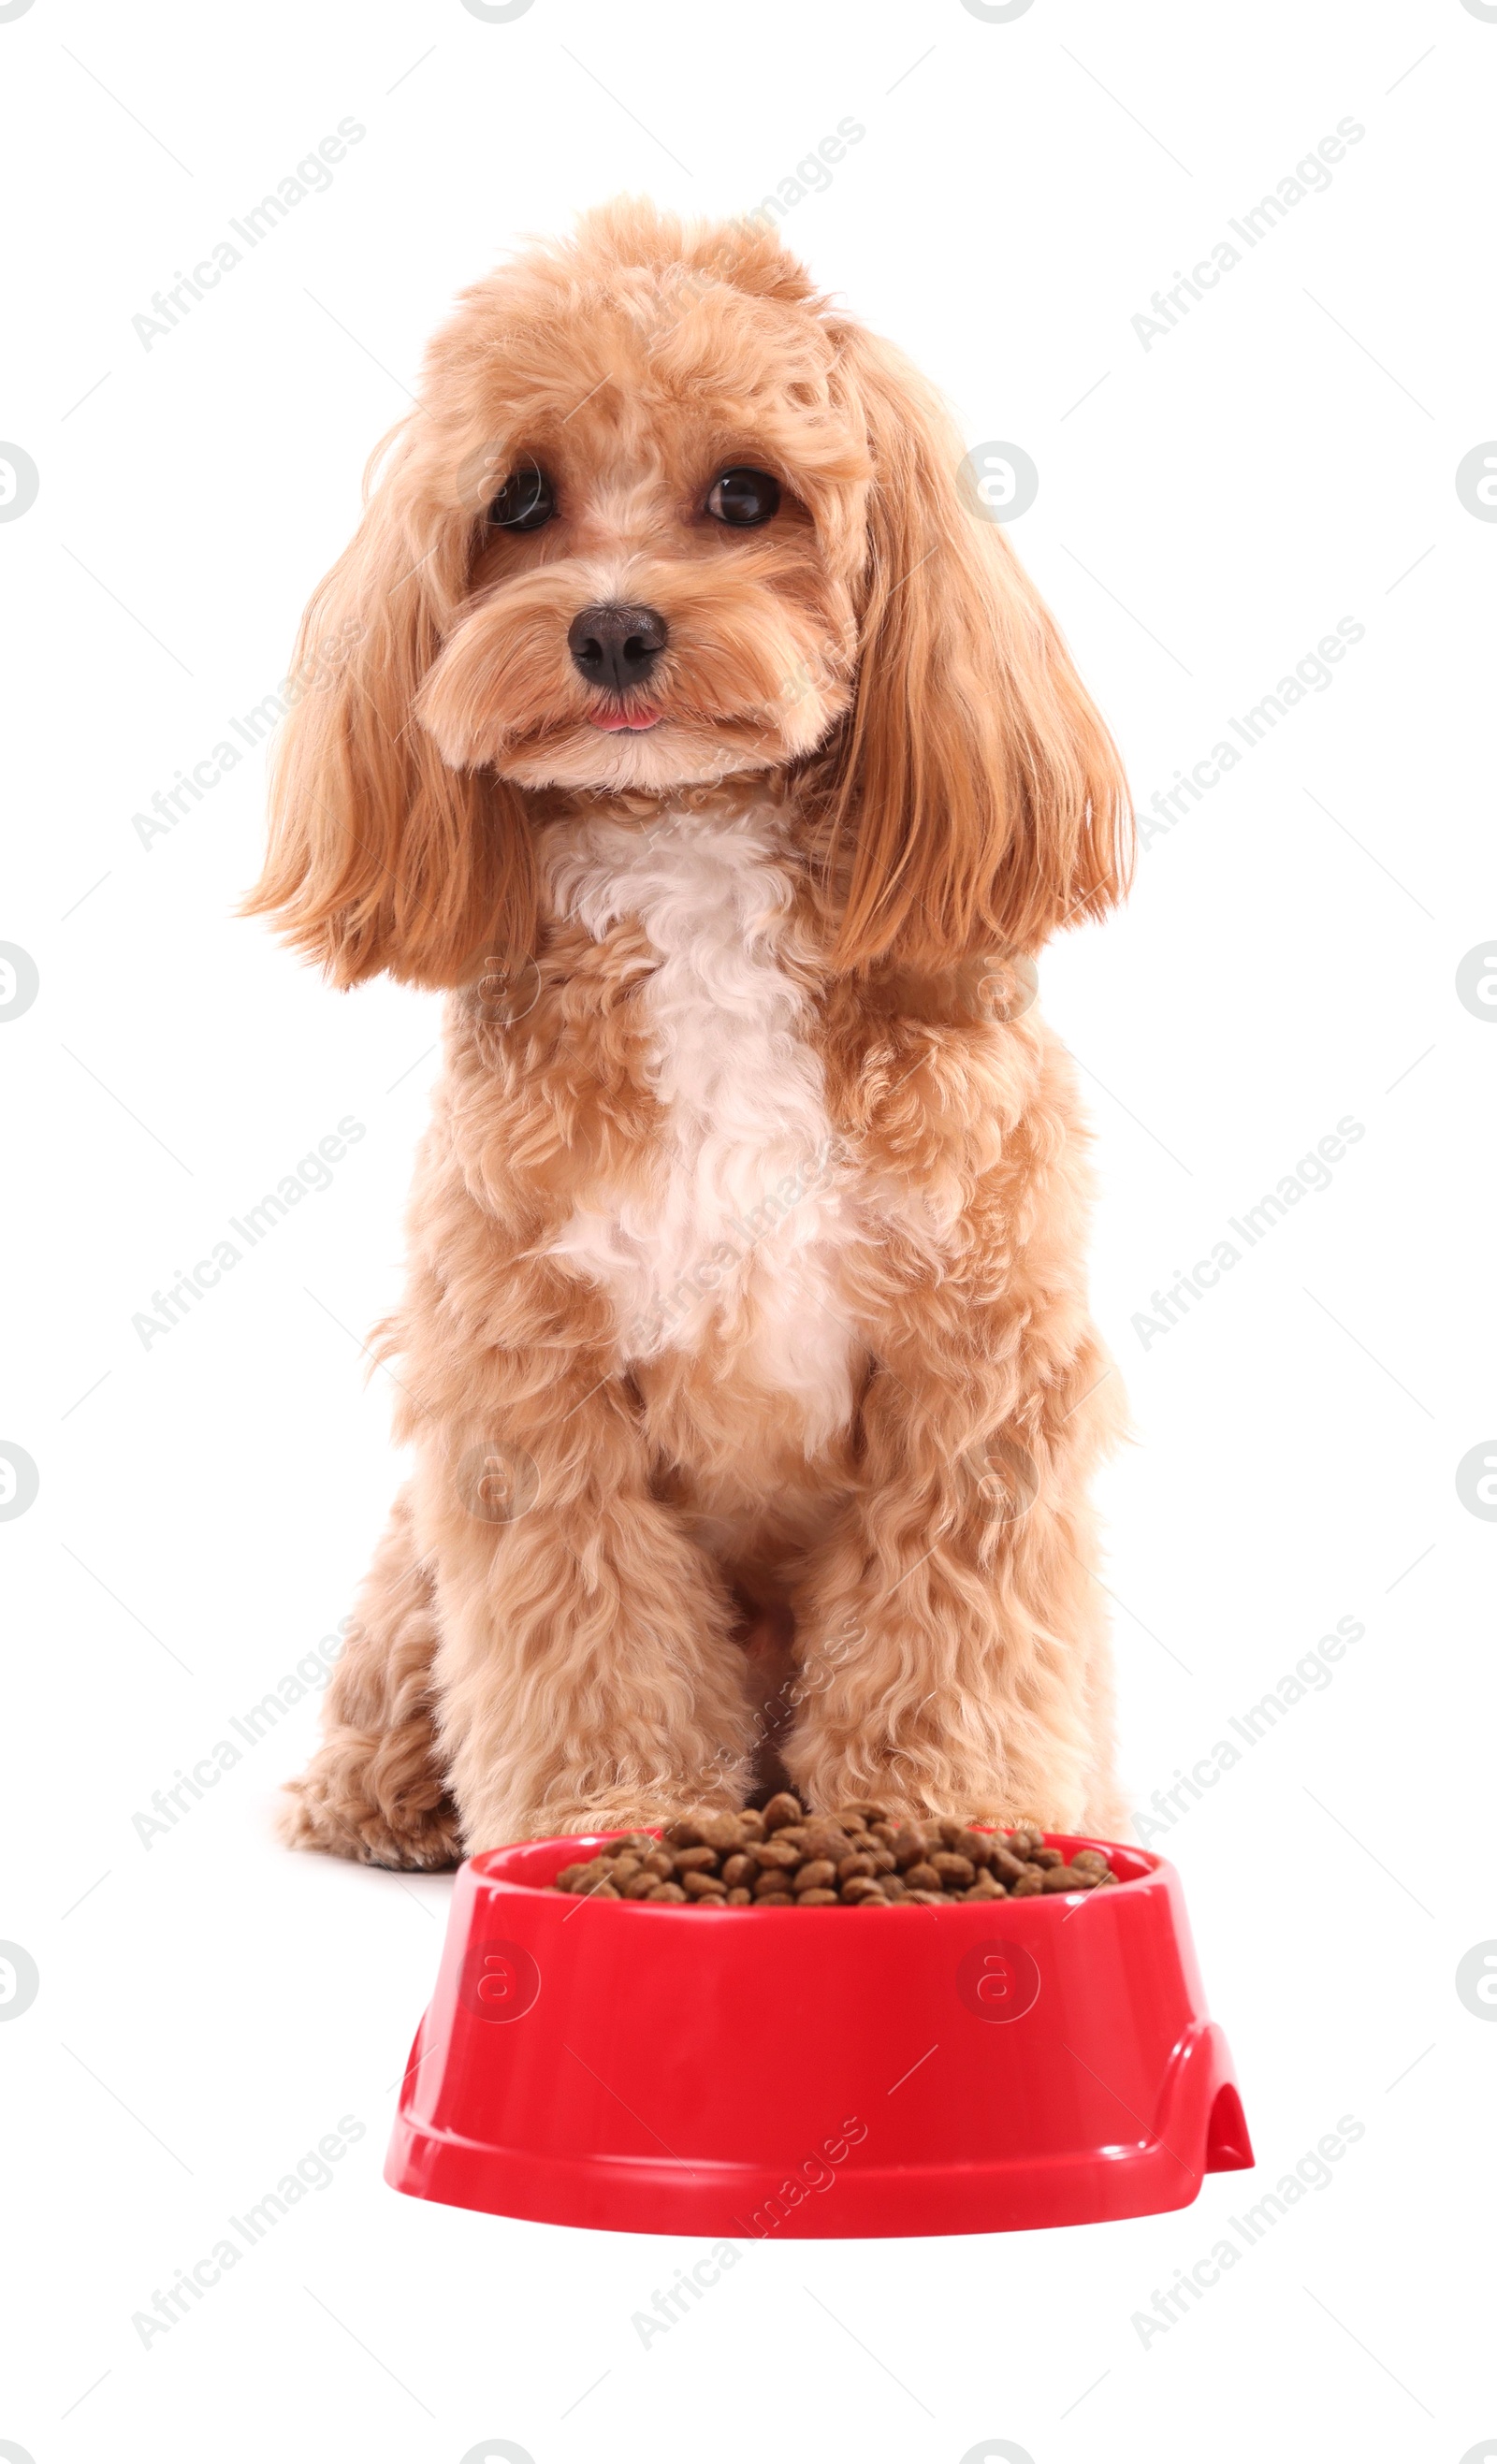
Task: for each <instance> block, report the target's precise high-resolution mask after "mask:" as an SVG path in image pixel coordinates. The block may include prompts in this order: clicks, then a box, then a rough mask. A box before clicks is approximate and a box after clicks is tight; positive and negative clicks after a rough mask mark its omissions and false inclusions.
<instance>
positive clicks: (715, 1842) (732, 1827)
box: [696, 1814, 743, 1856]
mask: <svg viewBox="0 0 1497 2464" xmlns="http://www.w3.org/2000/svg"><path fill="white" fill-rule="evenodd" d="M696 1828H697V1830H698V1831H699V1832H700V1834H701V1837H702V1838H703V1840H704V1841H705V1843H706V1845H707V1846H708V1847H709V1848H715V1849H716V1851H717V1853H718V1855H719V1856H721V1855H722V1854H723V1852H724V1851H725V1850H730V1851H731V1850H732V1849H734V1848H737V1845H738V1842H739V1840H740V1839H741V1838H742V1837H743V1825H742V1823H741V1822H740V1821H739V1819H738V1817H737V1815H736V1814H699V1815H697V1817H696Z"/></svg>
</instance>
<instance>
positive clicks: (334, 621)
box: [244, 429, 536, 986]
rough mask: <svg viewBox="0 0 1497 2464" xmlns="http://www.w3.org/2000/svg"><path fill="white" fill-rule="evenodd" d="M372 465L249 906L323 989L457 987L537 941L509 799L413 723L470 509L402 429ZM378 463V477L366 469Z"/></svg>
mask: <svg viewBox="0 0 1497 2464" xmlns="http://www.w3.org/2000/svg"><path fill="white" fill-rule="evenodd" d="M389 442H390V441H389V440H386V447H385V448H382V449H381V451H380V452H379V453H377V454H376V455H375V457H374V460H373V461H372V462H371V464H370V466H369V474H368V477H367V479H366V499H367V501H366V503H365V507H364V514H363V521H362V523H361V524H360V527H359V530H358V533H357V534H356V536H355V538H354V539H353V542H352V544H351V545H350V546H349V548H348V549H347V550H346V551H345V553H344V554H343V555H342V556H341V558H340V560H339V561H338V563H337V564H336V565H335V566H334V567H333V569H332V571H331V573H329V574H328V576H327V578H326V580H325V581H324V582H323V583H321V585H320V587H319V589H318V591H317V592H316V594H315V595H314V597H313V600H312V603H311V605H310V606H309V607H308V609H307V612H306V615H305V616H304V618H303V619H302V625H301V632H300V636H299V638H298V641H297V656H296V664H295V666H294V668H293V671H292V675H291V678H290V680H289V682H288V685H287V688H286V699H287V702H288V704H289V705H290V707H289V708H288V712H287V715H286V718H285V720H284V722H283V724H282V729H281V735H280V739H279V742H278V744H277V747H276V752H275V764H274V769H273V775H272V787H271V839H270V847H269V851H268V854H267V857H266V864H265V870H264V872H263V874H262V876H261V878H260V880H259V882H258V883H257V884H256V886H255V888H254V890H253V891H252V892H251V894H250V896H249V898H248V899H247V900H246V902H245V910H244V912H245V913H247V914H251V915H272V916H274V917H275V919H276V922H277V924H278V925H279V928H280V930H281V932H282V933H283V934H284V935H285V937H286V938H287V939H288V940H289V941H290V942H291V943H292V945H293V946H294V947H295V948H296V949H298V950H300V951H302V952H304V953H305V954H306V955H307V956H308V957H314V958H317V959H319V960H320V962H321V964H322V965H323V967H324V968H325V969H326V971H327V973H328V975H329V976H330V977H331V978H332V979H333V981H334V982H335V983H338V984H345V985H346V984H355V983H359V982H361V981H362V980H363V978H365V977H366V976H373V975H378V974H380V973H381V972H382V971H385V972H387V973H388V974H390V975H392V976H395V977H397V978H399V979H400V980H401V981H403V982H406V983H416V984H425V985H431V986H445V985H451V984H454V983H460V982H462V981H463V980H464V979H465V978H466V977H467V976H468V975H470V974H471V973H472V971H473V965H474V963H475V962H476V961H478V960H479V959H481V958H483V957H490V956H492V957H496V958H498V959H499V960H500V961H501V962H506V963H514V962H515V961H517V960H519V959H521V958H523V957H525V956H526V955H527V954H528V953H529V951H530V949H531V947H532V944H533V942H534V938H535V919H536V882H535V868H534V860H533V855H532V849H531V840H530V832H529V828H528V826H527V825H526V821H525V818H524V813H523V806H522V803H521V799H520V797H519V793H518V790H517V789H516V788H514V787H511V786H510V785H508V784H507V783H506V782H505V781H502V780H498V779H495V777H494V776H493V774H492V773H490V772H485V771H473V770H464V771H459V770H452V769H449V768H448V766H447V765H446V763H445V762H444V761H443V759H442V758H441V755H440V754H439V753H438V751H437V748H436V746H435V744H434V743H433V742H432V740H431V738H430V737H429V735H428V734H427V732H426V730H425V729H424V728H422V727H420V726H418V725H417V723H416V721H415V720H414V718H413V717H412V715H411V711H412V704H413V703H414V700H415V697H416V694H417V692H418V690H419V688H420V686H421V683H422V680H423V678H424V677H425V675H426V673H427V671H428V670H429V668H430V666H431V664H432V662H433V661H434V659H435V658H436V656H437V653H438V651H439V650H440V649H441V647H442V642H443V639H444V637H445V635H446V633H447V632H448V631H449V630H450V629H451V625H452V623H453V622H454V621H455V618H456V614H457V611H458V608H459V606H460V604H461V599H462V593H463V588H464V584H465V581H466V576H467V570H468V562H469V558H470V555H471V551H472V546H473V527H474V508H473V505H472V504H464V503H463V502H462V501H460V499H459V497H458V495H456V493H455V492H454V493H452V494H451V498H450V500H449V495H448V492H447V491H446V490H445V489H444V487H443V484H442V482H441V480H440V478H439V477H438V476H437V475H436V474H435V473H434V472H432V471H430V470H425V469H423V467H422V463H421V458H420V457H419V456H418V455H417V453H416V452H415V451H414V449H413V445H412V441H411V438H410V436H409V434H408V432H407V433H403V432H402V431H401V430H399V429H397V430H396V432H395V438H394V444H393V452H392V453H388V456H387V459H385V457H386V452H387V448H388V445H389ZM382 459H385V469H384V471H383V473H382V474H380V475H378V476H377V475H376V474H377V473H380V466H381V463H382Z"/></svg>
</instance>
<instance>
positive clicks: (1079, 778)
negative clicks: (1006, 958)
mask: <svg viewBox="0 0 1497 2464" xmlns="http://www.w3.org/2000/svg"><path fill="white" fill-rule="evenodd" d="M837 338H838V342H839V370H840V382H841V384H842V385H843V387H844V388H845V390H846V396H847V404H848V412H849V414H850V415H851V416H853V417H854V418H861V421H862V423H863V426H864V429H865V432H866V434H867V437H868V444H869V452H870V459H871V461H872V465H873V475H872V479H871V482H870V488H869V499H868V514H867V533H868V554H867V561H866V565H865V569H864V573H863V577H862V582H861V585H860V593H861V599H860V619H861V638H860V645H859V665H858V676H857V686H856V693H855V697H854V701H853V705H852V709H851V711H850V712H849V713H848V717H847V719H846V721H845V722H844V723H843V726H842V727H841V729H840V730H839V731H838V734H837V735H836V736H835V737H833V738H832V739H831V741H830V743H829V744H828V746H827V748H826V754H825V755H824V756H823V757H822V758H821V760H820V762H819V764H816V765H813V767H812V772H811V776H810V781H809V783H810V785H811V787H812V789H813V792H814V793H815V794H816V796H817V799H818V801H819V802H820V803H821V805H822V809H823V811H824V812H825V814H826V818H827V820H828V822H829V825H830V829H829V839H830V845H831V849H832V864H833V870H834V873H835V874H836V876H837V877H839V878H840V879H841V880H842V881H843V882H845V883H846V897H845V904H844V911H843V923H842V935H841V940H840V942H839V945H838V951H837V960H838V963H839V964H840V965H842V966H844V967H848V968H854V967H860V966H866V965H867V964H868V963H869V962H870V960H871V959H873V958H876V957H883V956H885V955H891V956H893V957H896V958H898V959H899V960H901V961H904V962H907V963H911V964H914V965H927V966H928V965H938V964H941V963H943V962H945V963H949V962H950V960H951V959H952V958H953V957H960V956H962V955H964V954H967V953H970V952H973V951H975V950H978V949H980V948H990V947H993V946H994V945H999V946H1002V947H1004V948H1006V949H1008V950H1011V951H1015V952H1023V953H1026V954H1027V953H1031V952H1033V951H1035V950H1037V949H1039V947H1040V946H1041V944H1042V943H1043V942H1044V941H1045V940H1046V939H1047V938H1048V936H1049V935H1050V934H1051V933H1053V932H1054V931H1056V930H1057V929H1058V927H1059V926H1060V925H1062V924H1063V923H1065V922H1067V921H1068V920H1074V921H1080V920H1081V919H1082V918H1083V917H1084V916H1086V915H1094V914H1097V913H1101V911H1102V910H1103V909H1104V908H1106V907H1109V906H1111V905H1112V904H1114V903H1115V902H1116V901H1117V900H1118V899H1119V898H1120V897H1121V896H1122V895H1123V893H1124V891H1125V890H1126V888H1127V885H1128V880H1129V877H1130V874H1131V870H1132V865H1133V851H1134V848H1133V818H1132V811H1131V807H1130V803H1129V795H1128V786H1127V781H1126V780H1125V778H1124V776H1123V770H1122V764H1121V761H1120V759H1119V757H1118V754H1117V750H1116V748H1115V746H1114V745H1113V743H1112V737H1110V735H1109V734H1108V730H1107V728H1106V726H1105V724H1104V722H1103V720H1102V718H1101V717H1100V715H1098V713H1097V711H1096V710H1095V708H1094V707H1093V705H1092V703H1091V701H1090V698H1089V697H1088V695H1087V693H1085V691H1084V690H1083V688H1082V685H1081V682H1080V679H1079V678H1078V676H1077V674H1076V671H1075V669H1074V667H1073V666H1072V664H1071V661H1070V656H1069V653H1068V650H1067V649H1066V646H1065V643H1064V642H1063V641H1062V639H1061V636H1060V634H1059V632H1058V631H1057V629H1056V627H1055V625H1054V623H1053V622H1052V620H1051V618H1050V617H1049V615H1048V613H1047V612H1046V608H1045V606H1044V605H1043V604H1042V603H1041V601H1040V598H1039V596H1038V594H1037V593H1036V591H1035V589H1034V587H1033V585H1032V583H1030V582H1029V580H1028V577H1027V576H1026V575H1025V573H1024V569H1023V567H1022V566H1021V565H1020V563H1019V561H1018V559H1017V558H1016V557H1015V555H1014V553H1013V550H1012V548H1011V547H1010V546H1009V543H1008V539H1007V538H1006V536H1005V534H1004V532H1003V530H1002V526H1001V525H999V524H997V523H994V522H991V521H987V520H984V519H983V518H982V517H981V514H980V509H979V507H978V504H977V501H976V499H975V497H972V496H969V495H968V494H967V493H966V490H965V486H964V482H963V477H962V454H961V446H960V442H959V440H958V438H957V436H956V434H955V431H954V430H953V429H952V428H951V426H950V423H949V422H948V420H947V417H946V415H945V413H944V411H943V409H942V407H941V406H940V404H939V403H938V401H937V400H936V397H935V395H934V394H933V393H932V392H931V391H930V389H929V388H928V387H927V386H926V385H924V384H923V383H922V381H921V380H920V378H919V377H918V376H917V375H916V374H915V372H914V369H913V368H912V367H910V365H909V364H908V363H907V362H905V360H904V359H903V358H902V356H901V355H900V354H899V353H898V352H896V351H894V350H893V349H892V348H891V346H890V345H889V344H887V343H885V342H882V341H878V340H877V339H875V338H874V337H873V336H871V335H870V334H868V333H866V332H864V331H863V329H862V328H861V327H854V326H844V327H840V328H838V329H837Z"/></svg>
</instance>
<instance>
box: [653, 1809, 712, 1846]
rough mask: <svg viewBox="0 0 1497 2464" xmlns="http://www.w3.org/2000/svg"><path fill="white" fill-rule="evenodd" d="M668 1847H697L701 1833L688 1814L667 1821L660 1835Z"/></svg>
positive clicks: (699, 1844) (700, 1839)
mask: <svg viewBox="0 0 1497 2464" xmlns="http://www.w3.org/2000/svg"><path fill="white" fill-rule="evenodd" d="M660 1837H661V1838H662V1839H663V1840H664V1841H665V1844H666V1846H667V1847H668V1848H699V1847H700V1846H701V1844H702V1835H701V1833H700V1831H699V1830H698V1829H697V1826H696V1824H695V1823H694V1822H693V1820H692V1817H691V1815H689V1814H683V1815H679V1816H678V1817H677V1819H676V1820H675V1821H674V1822H668V1823H667V1824H666V1827H665V1829H664V1830H663V1831H662V1833H661V1835H660Z"/></svg>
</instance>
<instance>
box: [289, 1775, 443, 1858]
mask: <svg viewBox="0 0 1497 2464" xmlns="http://www.w3.org/2000/svg"><path fill="white" fill-rule="evenodd" d="M279 1828H280V1836H281V1837H282V1838H283V1839H284V1841H285V1842H286V1845H287V1847H288V1848H319V1849H320V1850H321V1851H322V1854H323V1855H324V1856H327V1857H348V1858H351V1859H353V1861H354V1862H355V1863H356V1864H360V1865H381V1866H384V1867H385V1868H387V1869H388V1870H389V1871H390V1872H392V1873H404V1874H445V1873H450V1872H451V1868H452V1867H453V1866H454V1865H460V1864H461V1863H462V1860H463V1844H462V1837H461V1834H460V1832H459V1829H458V1822H457V1809H456V1807H455V1806H454V1805H453V1804H452V1803H451V1800H450V1799H449V1798H447V1797H441V1798H439V1799H438V1800H437V1802H436V1803H435V1804H430V1803H427V1802H420V1803H408V1804H403V1803H401V1802H399V1801H398V1800H397V1801H395V1802H393V1803H387V1804H384V1805H375V1804H372V1803H371V1802H370V1800H369V1798H368V1797H367V1796H366V1795H365V1794H364V1793H363V1792H362V1791H360V1790H359V1789H356V1788H350V1789H347V1790H344V1791H339V1790H336V1789H330V1788H329V1787H327V1786H326V1785H325V1784H324V1782H323V1781H322V1779H321V1778H320V1777H319V1774H318V1772H317V1770H316V1767H315V1766H314V1769H313V1770H312V1771H309V1772H308V1773H307V1775H306V1777H305V1778H303V1779H299V1780H293V1781H292V1782H291V1785H290V1786H289V1788H288V1789H287V1791H286V1803H285V1804H284V1806H283V1807H282V1808H281V1814H280V1824H279Z"/></svg>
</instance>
